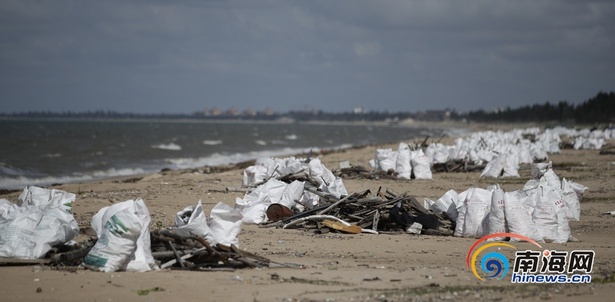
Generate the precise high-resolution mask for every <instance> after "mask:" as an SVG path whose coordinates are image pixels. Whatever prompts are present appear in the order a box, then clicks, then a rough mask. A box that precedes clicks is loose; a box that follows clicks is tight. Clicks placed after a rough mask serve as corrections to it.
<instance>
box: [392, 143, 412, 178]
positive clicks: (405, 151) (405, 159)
mask: <svg viewBox="0 0 615 302" xmlns="http://www.w3.org/2000/svg"><path fill="white" fill-rule="evenodd" d="M395 171H396V172H397V174H398V177H399V178H405V179H410V177H411V175H412V165H411V164H410V147H409V146H408V144H406V143H399V148H398V151H397V160H396V164H395Z"/></svg>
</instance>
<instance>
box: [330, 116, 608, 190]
mask: <svg viewBox="0 0 615 302" xmlns="http://www.w3.org/2000/svg"><path fill="white" fill-rule="evenodd" d="M561 137H565V138H566V139H567V140H574V143H573V144H572V146H573V147H574V149H600V148H602V146H603V144H604V142H605V140H606V139H611V138H614V137H615V131H614V130H613V129H607V130H593V131H590V130H589V129H585V130H574V129H567V128H563V127H557V128H553V129H546V130H544V131H541V130H540V129H539V128H527V129H515V130H512V131H508V132H503V131H495V132H494V131H483V132H475V133H472V134H471V135H470V136H468V137H465V138H458V139H457V140H456V141H455V144H454V145H444V144H441V143H434V144H429V145H426V144H425V143H423V144H421V145H420V146H423V147H422V148H418V147H415V148H414V150H412V149H411V148H410V147H409V145H408V144H406V143H403V142H402V143H400V144H399V147H398V150H393V149H392V148H386V149H377V150H376V154H375V157H374V159H373V160H371V161H370V166H371V167H372V168H373V169H374V170H375V171H376V172H386V174H387V175H389V176H390V178H401V179H432V170H433V171H434V172H473V171H477V170H481V171H482V173H481V177H492V178H498V177H519V173H518V170H519V165H520V164H531V163H534V162H541V161H546V160H547V159H548V154H556V153H560V151H561V149H560V146H563V147H564V146H567V144H565V143H564V142H563V141H562V139H561ZM425 142H426V140H425ZM347 172H350V170H347V171H342V172H341V173H340V175H343V174H344V173H346V174H348V173H347ZM361 173H362V174H363V175H366V174H365V173H364V172H361ZM359 175H360V174H359Z"/></svg>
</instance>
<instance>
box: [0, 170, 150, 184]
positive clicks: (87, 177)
mask: <svg viewBox="0 0 615 302" xmlns="http://www.w3.org/2000/svg"><path fill="white" fill-rule="evenodd" d="M148 172H152V171H146V170H144V169H141V168H136V169H129V168H126V169H114V168H111V169H109V170H105V171H94V172H91V173H88V174H82V175H81V174H80V175H72V176H45V177H39V178H37V177H24V176H18V177H14V178H13V177H12V178H6V177H3V178H0V189H21V188H24V187H26V186H47V185H51V184H58V183H59V184H64V183H78V182H84V181H92V180H95V179H103V178H110V177H117V176H130V175H135V174H143V173H148Z"/></svg>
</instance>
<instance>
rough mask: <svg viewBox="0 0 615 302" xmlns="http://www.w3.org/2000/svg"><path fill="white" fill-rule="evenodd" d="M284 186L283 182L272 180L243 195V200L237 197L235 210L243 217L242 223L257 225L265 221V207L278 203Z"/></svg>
mask: <svg viewBox="0 0 615 302" xmlns="http://www.w3.org/2000/svg"><path fill="white" fill-rule="evenodd" d="M286 186H287V184H286V183H285V182H283V181H280V180H277V179H275V178H272V179H269V180H268V181H267V182H266V183H264V184H262V185H260V186H258V187H257V188H256V189H254V190H252V191H251V192H250V193H248V194H246V195H244V197H243V198H239V197H237V198H236V199H235V208H237V209H238V210H239V211H240V212H241V214H242V215H243V222H244V223H253V224H259V223H261V222H263V221H265V219H267V216H266V213H265V211H266V210H267V207H268V206H269V205H270V204H272V203H277V202H279V201H280V199H281V198H282V194H283V193H284V189H285V188H286Z"/></svg>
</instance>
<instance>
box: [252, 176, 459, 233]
mask: <svg viewBox="0 0 615 302" xmlns="http://www.w3.org/2000/svg"><path fill="white" fill-rule="evenodd" d="M286 179H287V180H288V178H286ZM305 189H306V190H308V191H310V192H312V193H314V194H317V195H320V197H321V198H322V199H324V200H325V201H326V202H325V203H324V204H321V205H319V206H317V207H314V208H312V209H307V210H304V211H302V212H297V213H295V212H293V211H292V210H290V209H288V208H285V207H284V206H282V205H279V204H272V205H271V206H270V207H269V209H268V210H267V216H268V218H269V221H267V222H264V223H262V224H261V226H263V227H282V228H304V229H307V230H314V231H316V232H318V233H327V232H331V231H334V232H343V233H373V234H378V233H404V232H407V233H415V234H419V233H422V234H429V235H442V236H450V235H452V234H453V232H454V230H455V224H454V222H453V221H452V220H451V219H450V218H449V217H448V216H447V215H446V213H433V212H431V211H430V210H427V209H425V207H423V205H422V204H421V203H419V202H418V200H417V199H416V198H415V197H414V196H412V195H409V194H407V193H404V194H397V193H395V192H393V191H392V190H389V189H382V188H380V189H379V190H378V192H376V194H371V192H370V190H365V191H363V192H358V193H352V194H350V195H348V196H345V197H343V198H335V197H334V196H332V195H330V194H326V193H323V192H320V191H318V190H317V189H316V188H315V187H314V186H312V185H311V184H310V183H309V182H306V185H305Z"/></svg>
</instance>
